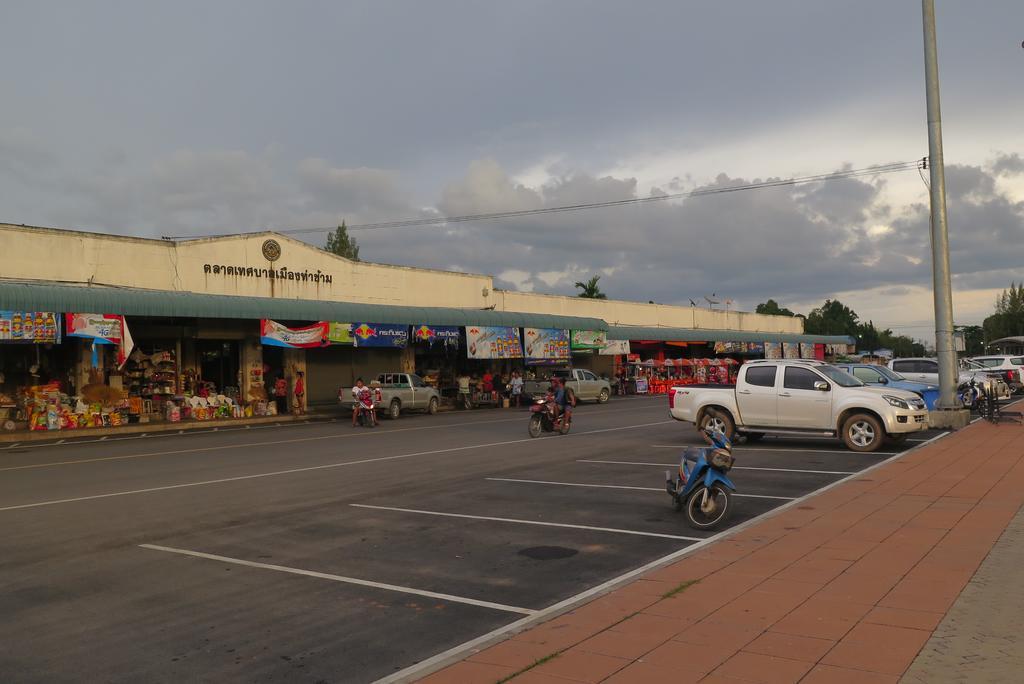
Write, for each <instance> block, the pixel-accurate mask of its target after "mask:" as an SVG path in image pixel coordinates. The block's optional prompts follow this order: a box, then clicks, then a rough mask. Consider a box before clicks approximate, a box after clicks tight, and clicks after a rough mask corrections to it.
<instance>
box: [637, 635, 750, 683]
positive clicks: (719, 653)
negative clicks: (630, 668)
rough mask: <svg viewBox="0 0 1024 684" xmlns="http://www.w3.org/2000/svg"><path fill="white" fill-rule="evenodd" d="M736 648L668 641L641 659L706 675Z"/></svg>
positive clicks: (656, 664)
mask: <svg viewBox="0 0 1024 684" xmlns="http://www.w3.org/2000/svg"><path fill="white" fill-rule="evenodd" d="M735 652H736V649H733V648H731V647H727V646H724V645H722V644H718V645H715V646H713V647H712V646H698V645H695V644H687V643H683V642H681V641H668V642H666V643H664V644H662V645H661V646H659V647H658V648H656V649H654V650H653V651H651V652H650V653H648V654H647V655H645V656H644V657H643V658H642V659H641V660H642V662H645V663H650V664H651V665H654V666H656V667H664V668H672V667H674V668H677V669H679V670H681V671H685V672H689V673H690V674H691V675H705V674H707V673H708V672H711V670H713V669H715V668H716V667H718V666H719V665H721V664H722V663H723V662H725V660H726V659H727V658H729V656H731V655H732V654H734V653H735Z"/></svg>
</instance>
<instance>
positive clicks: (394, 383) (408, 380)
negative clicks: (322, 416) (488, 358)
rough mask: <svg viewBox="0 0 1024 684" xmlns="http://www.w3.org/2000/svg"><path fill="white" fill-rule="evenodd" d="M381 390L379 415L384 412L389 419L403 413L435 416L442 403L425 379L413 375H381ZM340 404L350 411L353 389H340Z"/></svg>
mask: <svg viewBox="0 0 1024 684" xmlns="http://www.w3.org/2000/svg"><path fill="white" fill-rule="evenodd" d="M377 382H379V383H380V388H381V392H380V393H381V399H382V400H381V402H380V407H379V408H378V413H377V415H381V413H382V412H383V413H384V414H385V415H387V416H388V417H389V418H392V419H397V418H398V417H399V416H400V415H402V411H426V412H427V413H429V414H431V415H433V414H435V413H437V408H438V406H439V405H440V403H441V396H440V395H439V394H438V393H437V390H436V389H434V388H433V387H428V386H427V384H426V383H424V382H423V378H421V377H420V376H418V375H414V374H412V373H381V374H380V375H378V376H377ZM338 402H339V403H340V404H341V405H342V406H343V407H345V408H347V409H350V408H352V405H353V404H354V403H355V402H354V401H353V400H352V388H351V387H341V388H339V389H338Z"/></svg>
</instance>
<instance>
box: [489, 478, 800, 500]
mask: <svg viewBox="0 0 1024 684" xmlns="http://www.w3.org/2000/svg"><path fill="white" fill-rule="evenodd" d="M486 479H488V480H491V481H493V482H519V483H522V484H541V485H557V486H559V487H587V488H593V489H633V490H637V491H641V492H664V491H665V488H664V487H633V486H630V485H606V484H588V483H586V482H551V481H548V480H516V479H514V478H510V477H488V478H486ZM732 496H742V497H743V498H746V499H778V500H779V501H792V500H793V499H795V498H796V497H794V496H772V495H769V494H740V493H739V492H733V494H732Z"/></svg>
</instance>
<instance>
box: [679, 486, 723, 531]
mask: <svg viewBox="0 0 1024 684" xmlns="http://www.w3.org/2000/svg"><path fill="white" fill-rule="evenodd" d="M706 489H708V488H707V487H704V486H703V485H702V486H700V487H697V488H696V489H694V490H693V491H692V492H691V493H690V496H689V497H687V499H686V505H685V506H684V508H683V509H684V511H685V512H686V521H687V522H688V523H689V525H690V527H692V528H694V529H697V530H710V529H711V528H713V527H715V526H716V525H720V524H722V523H723V522H725V520H726V518H728V517H729V514H730V513H732V497H731V496H730V494H729V490H728V489H726V488H724V487H722V486H720V485H717V484H713V485H711V489H710V490H708V499H709V501H708V503H709V504H710V510H708V511H706V512H705V511H704V510H702V509H701V503H702V502H703V500H704V491H705V490H706Z"/></svg>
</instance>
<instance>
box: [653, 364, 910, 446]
mask: <svg viewBox="0 0 1024 684" xmlns="http://www.w3.org/2000/svg"><path fill="white" fill-rule="evenodd" d="M668 402H669V413H670V414H671V415H672V417H673V418H675V419H676V420H681V421H685V422H688V423H693V424H695V425H697V426H698V427H701V428H704V427H707V426H708V425H709V424H711V425H712V426H713V427H715V428H717V429H720V430H722V431H723V432H725V434H726V435H733V434H736V433H738V434H740V435H746V436H747V438H748V439H759V438H761V437H762V436H764V435H765V434H766V433H772V434H782V435H801V436H805V437H823V436H824V437H837V438H839V439H841V440H842V441H843V443H844V444H845V445H846V447H847V448H848V449H850V450H852V451H861V452H868V451H877V450H878V449H879V448H880V447H881V446H882V443H883V442H884V441H885V438H886V437H889V438H891V439H892V440H893V441H897V442H898V441H902V440H903V439H905V438H906V436H907V435H909V434H910V433H912V432H918V431H920V430H926V429H927V428H928V410H927V409H926V408H925V405H924V400H923V399H921V397H919V396H917V395H916V394H914V393H912V392H907V391H905V390H898V389H889V388H881V387H868V386H867V385H865V384H864V383H863V382H861V381H860V380H858V379H857V378H855V377H854V376H852V375H850V374H849V373H847V372H845V371H841V370H839V369H838V368H835V367H834V366H830V365H829V364H826V363H823V362H821V361H810V360H806V361H805V360H796V359H794V360H784V361H777V360H762V361H751V362H750V363H746V364H744V365H743V366H741V367H740V371H739V376H738V378H737V380H736V385H735V386H727V387H723V386H721V385H687V386H683V387H673V388H672V390H671V391H670V392H669V394H668Z"/></svg>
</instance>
